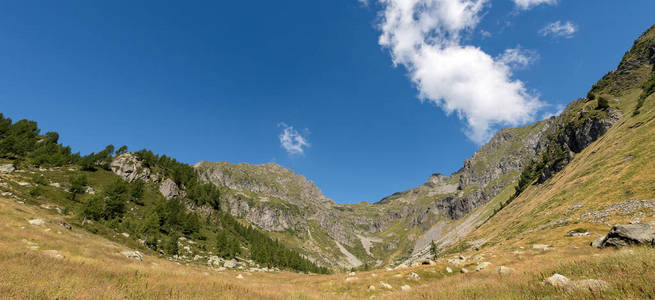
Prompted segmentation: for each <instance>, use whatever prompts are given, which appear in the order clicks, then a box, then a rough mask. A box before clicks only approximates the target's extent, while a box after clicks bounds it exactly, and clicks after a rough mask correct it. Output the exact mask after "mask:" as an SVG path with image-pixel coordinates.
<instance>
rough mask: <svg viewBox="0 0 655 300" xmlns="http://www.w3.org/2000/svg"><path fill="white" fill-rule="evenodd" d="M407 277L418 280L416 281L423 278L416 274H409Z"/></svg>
mask: <svg viewBox="0 0 655 300" xmlns="http://www.w3.org/2000/svg"><path fill="white" fill-rule="evenodd" d="M407 276H409V277H410V278H413V279H416V280H419V279H421V276H418V274H416V273H414V272H412V273H409V274H407Z"/></svg>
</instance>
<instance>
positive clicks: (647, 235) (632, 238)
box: [591, 223, 655, 248]
mask: <svg viewBox="0 0 655 300" xmlns="http://www.w3.org/2000/svg"><path fill="white" fill-rule="evenodd" d="M654 243H655V229H652V228H651V227H650V225H648V224H645V223H636V224H625V225H616V226H614V227H612V229H610V231H609V233H607V236H605V238H603V240H602V241H599V240H596V241H594V242H593V243H591V245H592V246H595V247H598V248H606V247H617V248H619V247H624V246H630V245H639V244H649V245H652V244H654Z"/></svg>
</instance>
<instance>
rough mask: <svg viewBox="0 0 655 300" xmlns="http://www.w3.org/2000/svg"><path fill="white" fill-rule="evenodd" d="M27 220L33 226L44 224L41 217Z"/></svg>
mask: <svg viewBox="0 0 655 300" xmlns="http://www.w3.org/2000/svg"><path fill="white" fill-rule="evenodd" d="M27 222H28V223H30V225H34V226H41V225H43V224H45V220H43V219H32V220H29V221H27Z"/></svg>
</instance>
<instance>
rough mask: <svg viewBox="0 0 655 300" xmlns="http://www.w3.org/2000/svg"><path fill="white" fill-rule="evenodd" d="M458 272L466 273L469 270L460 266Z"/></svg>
mask: <svg viewBox="0 0 655 300" xmlns="http://www.w3.org/2000/svg"><path fill="white" fill-rule="evenodd" d="M459 272H460V273H468V272H469V270H467V269H466V268H461V269H460V270H459Z"/></svg>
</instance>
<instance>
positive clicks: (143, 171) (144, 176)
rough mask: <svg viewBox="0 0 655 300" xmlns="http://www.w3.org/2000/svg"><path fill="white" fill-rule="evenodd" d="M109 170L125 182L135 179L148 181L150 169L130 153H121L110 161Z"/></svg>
mask: <svg viewBox="0 0 655 300" xmlns="http://www.w3.org/2000/svg"><path fill="white" fill-rule="evenodd" d="M110 167H111V170H112V171H113V172H114V173H115V174H116V175H118V176H120V177H121V178H123V179H124V180H125V181H127V182H134V181H135V180H137V179H140V180H143V181H149V180H151V179H153V180H154V181H157V180H156V178H155V177H153V178H151V172H150V169H148V168H145V167H143V163H142V162H141V161H139V159H137V157H136V156H135V155H134V154H132V153H123V154H121V155H119V156H117V157H116V158H114V160H113V161H112V162H111V164H110Z"/></svg>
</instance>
